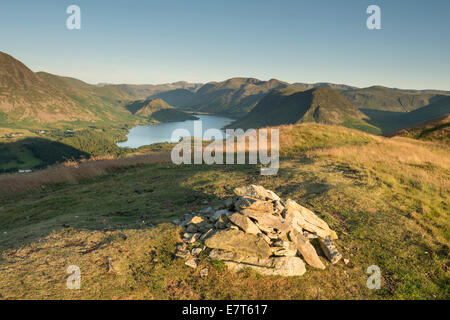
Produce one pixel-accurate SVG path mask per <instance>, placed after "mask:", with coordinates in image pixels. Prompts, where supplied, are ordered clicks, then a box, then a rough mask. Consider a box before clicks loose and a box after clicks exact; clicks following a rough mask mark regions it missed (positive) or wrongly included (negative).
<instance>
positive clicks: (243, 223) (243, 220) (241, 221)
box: [228, 213, 261, 234]
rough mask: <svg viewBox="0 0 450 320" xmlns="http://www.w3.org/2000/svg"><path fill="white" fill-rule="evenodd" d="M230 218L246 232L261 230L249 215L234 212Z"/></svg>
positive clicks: (258, 231) (255, 232) (252, 232)
mask: <svg viewBox="0 0 450 320" xmlns="http://www.w3.org/2000/svg"><path fill="white" fill-rule="evenodd" d="M228 219H229V220H230V221H231V222H232V223H233V224H235V225H236V226H238V227H239V228H240V229H241V230H242V231H244V232H245V233H251V234H258V233H260V232H261V231H260V230H259V228H258V227H257V226H256V225H255V224H254V223H253V222H252V221H251V220H250V219H249V218H248V217H246V216H244V215H242V214H239V213H234V214H232V215H231V216H229V217H228Z"/></svg>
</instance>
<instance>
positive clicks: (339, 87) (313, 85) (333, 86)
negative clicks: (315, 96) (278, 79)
mask: <svg viewBox="0 0 450 320" xmlns="http://www.w3.org/2000/svg"><path fill="white" fill-rule="evenodd" d="M292 85H293V86H294V87H297V88H299V89H303V90H309V89H314V88H318V87H328V88H331V89H335V90H354V89H357V88H356V87H353V86H348V85H346V84H335V83H329V82H317V83H302V82H295V83H293V84H292Z"/></svg>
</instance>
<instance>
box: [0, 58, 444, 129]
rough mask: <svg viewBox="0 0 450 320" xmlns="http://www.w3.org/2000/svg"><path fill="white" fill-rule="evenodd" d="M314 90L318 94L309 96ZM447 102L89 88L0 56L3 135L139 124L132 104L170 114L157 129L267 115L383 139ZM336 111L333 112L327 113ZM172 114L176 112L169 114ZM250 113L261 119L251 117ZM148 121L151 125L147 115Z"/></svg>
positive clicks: (390, 93) (282, 86)
mask: <svg viewBox="0 0 450 320" xmlns="http://www.w3.org/2000/svg"><path fill="white" fill-rule="evenodd" d="M321 88H326V89H328V90H323V89H321ZM317 89H320V90H318V91H314V90H317ZM311 90H312V91H311ZM330 90H331V91H330ZM301 92H307V94H306V95H308V94H312V95H313V97H314V98H315V99H316V100H317V99H318V97H319V93H321V92H322V93H323V94H324V96H326V97H328V98H323V99H325V100H327V101H326V102H325V103H323V102H321V103H318V104H317V105H316V106H314V105H311V104H310V105H309V106H308V103H306V102H301V100H302V99H306V98H304V97H303V98H302V94H301ZM148 95H149V96H148ZM138 97H142V98H138ZM449 97H450V92H449V91H443V90H404V89H395V88H386V87H382V86H372V87H368V88H356V87H353V86H348V85H345V84H333V83H314V84H305V83H298V82H297V83H294V84H289V83H287V82H283V81H280V80H277V79H271V80H268V81H263V80H258V79H255V78H243V77H240V78H231V79H228V80H225V81H220V82H216V81H213V82H208V83H206V84H204V85H202V84H199V83H188V82H184V81H179V82H174V83H171V84H161V85H128V84H122V85H110V84H102V85H92V84H88V83H85V82H83V81H80V80H78V79H74V78H70V77H62V76H57V75H53V74H50V73H46V72H37V73H34V72H33V71H31V70H30V69H29V68H27V67H26V66H25V65H24V64H23V63H21V62H20V61H18V60H16V59H14V58H13V57H11V56H10V55H8V54H6V53H2V52H0V122H1V123H0V126H3V127H5V126H6V127H11V128H12V127H15V126H16V125H17V124H18V123H21V126H22V127H24V126H26V127H30V128H31V127H39V126H41V125H43V124H51V126H55V125H56V126H60V125H62V124H64V123H66V124H67V123H75V122H76V123H85V124H88V123H94V122H101V123H103V124H109V123H136V122H138V121H141V120H142V118H143V117H146V116H145V115H143V113H145V112H146V111H144V110H149V108H150V106H148V107H146V108H144V109H143V111H141V114H138V113H133V112H130V110H129V108H125V106H130V105H132V104H133V103H134V102H136V100H138V102H136V103H139V101H141V103H144V104H148V102H147V101H151V100H153V99H162V100H164V102H165V103H167V104H168V105H169V106H170V108H167V107H164V108H161V109H164V110H166V111H164V112H163V113H164V114H165V116H164V117H162V118H163V119H164V121H170V116H173V119H192V115H189V114H186V113H180V112H181V111H192V112H199V113H211V114H219V115H226V116H229V117H233V118H235V119H241V120H242V121H241V122H238V123H241V124H243V125H248V124H250V123H254V124H256V125H261V124H264V125H266V124H265V121H266V120H264V119H262V118H261V117H262V116H263V115H266V114H264V113H266V112H268V113H267V114H272V112H273V110H278V111H279V112H281V113H286V114H284V115H283V114H272V118H273V119H271V122H272V123H275V124H282V123H293V122H298V121H315V122H320V123H333V124H341V125H344V126H350V127H357V128H358V127H361V128H362V129H363V130H372V129H374V128H378V130H379V131H380V132H381V131H382V132H388V131H391V130H396V129H400V128H402V127H401V126H411V125H414V124H415V123H419V122H423V121H426V120H429V119H432V118H436V117H439V116H442V115H445V114H446V113H448V111H449V101H450V100H449ZM333 99H335V100H336V101H335V103H334V104H333V103H330V101H331V100H333ZM343 99H344V100H345V102H343V101H344V100H343ZM316 100H314V99H313V101H310V102H309V103H313V102H314V101H316ZM325 100H324V101H325ZM305 101H306V100H305ZM153 103H155V102H153ZM158 103H159V104H161V101H159V102H158ZM299 103H300V105H301V107H299ZM269 104H270V105H271V106H270V105H269ZM338 105H339V106H340V108H337V109H334V107H335V106H338ZM350 105H351V107H350ZM172 106H174V107H176V108H178V109H179V110H178V111H180V112H175V111H176V110H175V109H174V108H173V107H172ZM256 106H259V108H258V109H257V110H259V112H260V113H261V110H263V114H257V112H253V113H252V112H251V111H252V110H253V109H254V108H256ZM298 108H300V109H298ZM302 108H303V109H305V110H306V109H308V110H309V109H311V110H314V112H312V111H311V112H310V111H305V113H304V114H303V115H301V117H299V114H298V112H299V110H303V109H302ZM169 109H170V110H171V111H168V110H169ZM358 109H359V110H358ZM360 111H361V112H362V113H361V112H360ZM416 111H417V112H416ZM296 112H297V113H296ZM151 114H152V117H154V114H153V112H151ZM250 117H254V119H253V120H252V119H250ZM139 119H141V120H139ZM367 126H368V127H367Z"/></svg>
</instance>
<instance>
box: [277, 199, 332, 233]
mask: <svg viewBox="0 0 450 320" xmlns="http://www.w3.org/2000/svg"><path fill="white" fill-rule="evenodd" d="M285 207H286V210H287V212H288V213H289V212H290V213H292V215H293V216H294V221H293V223H296V224H298V225H299V226H300V227H301V228H303V229H305V230H307V231H309V232H311V233H315V234H317V235H318V236H319V237H321V238H326V237H328V236H330V237H331V238H337V235H336V233H335V232H333V231H332V230H330V227H329V226H328V224H327V223H326V222H325V221H323V220H322V219H320V218H319V217H318V216H316V215H315V214H314V212H312V211H311V210H309V209H307V208H305V207H303V206H301V205H299V204H298V203H297V202H295V201H294V200H291V199H288V200H287V201H286V205H285Z"/></svg>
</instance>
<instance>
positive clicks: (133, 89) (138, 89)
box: [110, 81, 203, 99]
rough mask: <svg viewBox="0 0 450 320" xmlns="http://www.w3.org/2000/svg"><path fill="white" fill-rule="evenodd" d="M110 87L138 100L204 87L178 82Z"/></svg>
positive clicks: (193, 90) (192, 90)
mask: <svg viewBox="0 0 450 320" xmlns="http://www.w3.org/2000/svg"><path fill="white" fill-rule="evenodd" d="M110 86H113V87H116V88H119V89H120V90H122V91H124V92H126V93H127V94H129V95H130V96H132V97H134V98H136V99H147V98H149V97H151V96H153V95H155V94H158V93H161V92H166V91H171V90H177V89H182V90H186V91H188V92H195V91H197V90H198V89H199V88H200V87H201V86H203V84H202V83H189V82H186V81H177V82H173V83H164V84H141V85H139V84H110Z"/></svg>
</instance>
